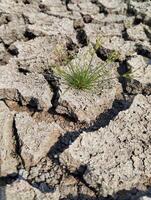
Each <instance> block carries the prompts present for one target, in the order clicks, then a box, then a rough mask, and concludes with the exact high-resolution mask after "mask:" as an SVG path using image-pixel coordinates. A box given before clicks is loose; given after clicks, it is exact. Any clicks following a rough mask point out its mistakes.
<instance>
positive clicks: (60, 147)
mask: <svg viewBox="0 0 151 200" xmlns="http://www.w3.org/2000/svg"><path fill="white" fill-rule="evenodd" d="M132 101H133V99H131V100H126V99H125V98H123V99H122V100H117V99H115V100H114V102H113V105H112V108H111V109H108V110H106V112H104V113H102V114H100V116H98V117H97V118H96V120H95V121H94V122H93V123H91V124H90V125H89V126H87V127H86V128H80V129H79V130H76V131H71V132H66V133H65V134H64V135H63V136H61V137H60V138H59V140H58V141H57V142H56V143H55V144H54V146H53V147H51V149H50V151H49V153H48V156H49V157H50V158H53V157H54V156H56V155H59V154H60V153H62V152H63V151H64V150H65V149H67V148H68V147H69V145H70V144H71V143H72V142H74V141H75V140H76V139H77V138H78V137H79V135H80V134H81V133H82V132H83V131H85V132H92V131H96V130H98V129H100V128H102V127H105V126H107V125H108V124H109V123H110V121H111V120H113V119H114V118H115V117H116V116H117V115H118V113H119V112H120V111H123V110H126V109H128V108H129V107H130V105H131V103H132Z"/></svg>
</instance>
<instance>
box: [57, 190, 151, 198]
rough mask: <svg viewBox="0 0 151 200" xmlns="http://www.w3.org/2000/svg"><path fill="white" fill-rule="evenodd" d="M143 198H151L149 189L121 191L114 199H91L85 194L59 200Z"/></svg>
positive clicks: (70, 195)
mask: <svg viewBox="0 0 151 200" xmlns="http://www.w3.org/2000/svg"><path fill="white" fill-rule="evenodd" d="M144 196H145V197H146V198H144V199H149V198H151V189H148V190H147V191H141V190H138V189H136V188H133V189H132V190H130V191H128V190H122V191H119V192H117V193H116V194H115V195H114V197H111V196H108V197H102V196H100V197H92V196H88V195H85V194H79V195H78V196H73V195H72V194H69V195H68V196H67V197H66V198H61V199H60V200H141V199H142V198H141V197H144Z"/></svg>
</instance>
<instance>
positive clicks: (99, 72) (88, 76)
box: [57, 48, 117, 91]
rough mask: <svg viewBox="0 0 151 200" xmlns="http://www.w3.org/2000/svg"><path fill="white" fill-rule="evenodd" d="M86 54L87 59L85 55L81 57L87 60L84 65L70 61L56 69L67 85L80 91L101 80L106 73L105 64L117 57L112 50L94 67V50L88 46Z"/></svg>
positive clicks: (87, 89) (96, 84)
mask: <svg viewBox="0 0 151 200" xmlns="http://www.w3.org/2000/svg"><path fill="white" fill-rule="evenodd" d="M88 55H89V61H88V58H87V55H85V56H84V57H83V59H84V60H85V61H88V62H87V63H85V64H84V65H82V64H81V63H80V61H79V62H78V63H77V62H75V63H73V62H70V63H68V65H67V67H66V68H65V69H61V68H59V69H57V73H58V74H59V75H60V76H61V78H62V79H63V80H64V81H65V83H66V84H67V85H68V86H69V87H71V88H74V89H78V90H82V91H90V90H92V89H95V88H96V87H97V86H98V83H99V82H101V81H103V79H104V77H106V75H107V73H108V70H107V68H106V65H108V64H109V63H111V62H113V61H114V60H115V59H116V58H117V54H115V52H112V53H111V55H109V58H108V59H107V62H106V63H105V64H99V65H98V66H95V67H94V64H92V61H93V58H94V55H95V50H94V49H93V48H90V49H89V50H88Z"/></svg>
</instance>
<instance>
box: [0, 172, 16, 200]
mask: <svg viewBox="0 0 151 200" xmlns="http://www.w3.org/2000/svg"><path fill="white" fill-rule="evenodd" d="M16 179H17V174H16V173H13V174H9V175H7V176H1V177H0V200H7V199H6V193H5V187H6V185H7V184H11V183H13V182H14V181H15V180H16Z"/></svg>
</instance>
